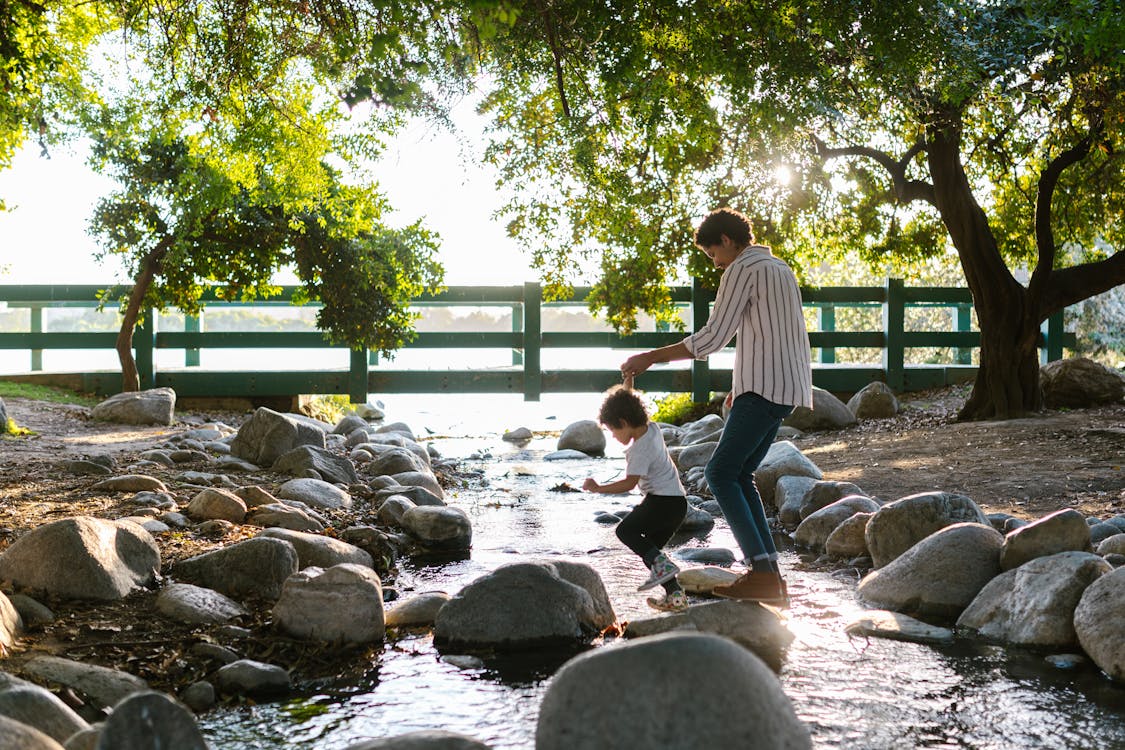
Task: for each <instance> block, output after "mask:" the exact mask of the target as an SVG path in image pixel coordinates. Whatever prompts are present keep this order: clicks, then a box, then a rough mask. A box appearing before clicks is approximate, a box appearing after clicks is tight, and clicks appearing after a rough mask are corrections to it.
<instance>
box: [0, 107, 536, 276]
mask: <svg viewBox="0 0 1125 750" xmlns="http://www.w3.org/2000/svg"><path fill="white" fill-rule="evenodd" d="M455 114H456V118H457V123H458V126H459V127H460V128H461V130H462V133H463V135H462V139H465V138H469V139H476V138H479V137H480V132H481V130H480V122H479V120H478V119H477V118H476V116H475V114H474V113H473V112H472V111H471V109H469V108H467V107H466V108H464V110H463V111H460V112H457V113H455ZM471 142H476V143H478V144H481V147H483V142H482V141H479V140H475V141H471ZM376 173H377V174H378V178H379V182H380V185H381V187H382V190H383V191H384V193H386V195H387V196H388V197H389V199H390V203H391V205H392V206H394V207H395V209H396V210H395V213H394V214H393V215H392V216H391V222H392V223H393V224H395V225H397V226H405V225H407V224H410V223H412V222H413V221H415V220H417V219H419V218H424V219H425V224H426V225H427V226H428V227H429V228H431V229H433V230H435V231H437V232H438V233H439V234H440V235H441V241H442V249H441V252H440V254H439V260H440V261H441V262H442V264H443V265H444V266H445V269H446V280H445V283H446V284H447V285H512V284H521V283H523V282H524V281H533V280H535V278H536V274H535V273H533V272H532V270H531V269H530V266H529V264H528V258H529V257H530V254H529V253H526V252H524V251H523V249H522V248H521V247H520V246H519V244H518V242H517V241H516V240H513V239H511V238H509V237H507V235H506V233H505V231H504V227H503V223H502V222H498V221H494V220H493V219H492V214H493V212H494V211H495V210H496V209H497V208H499V207H500V205H501V203H502V197H501V195H500V194H499V193H498V192H497V190H496V188H495V184H494V183H495V178H494V175H493V173H492V172H491V171H489V170H488V169H487V168H486V167H485V166H484V165H482V164H480V163H479V159H473V158H471V154H470V158H467V159H466V158H465V157H464V156H463V155H462V154H461V148H460V146H459V143H458V139H457V138H456V137H455V136H454V135H453V134H452V133H450V132H448V131H446V130H444V129H441V128H438V127H436V126H433V125H430V124H427V123H423V122H420V123H417V124H411V125H410V126H408V127H407V128H406V129H405V130H404V131H403V132H402V133H401V135H400V136H399V137H398V138H397V139H396V140H394V141H392V142H391V143H389V144H388V147H387V150H386V152H385V153H384V156H383V158H382V159H381V160H380V162H379V163H378V168H377V171H376ZM114 185H115V183H114V182H113V181H112V180H110V179H109V178H108V177H104V176H102V175H99V174H96V173H94V172H93V171H91V170H90V169H89V168H88V167H86V165H85V164H84V156H83V155H82V154H81V153H77V152H75V150H74V149H70V150H67V149H66V148H64V147H59V148H57V149H54V150H53V151H52V153H51V156H50V158H44V157H42V156H41V155H40V153H39V148H38V147H37V146H30V147H28V148H25V149H24V150H23V151H21V152H20V153H19V154H18V155H17V156H16V158H15V160H14V162H13V165H12V167H11V168H10V169H7V170H2V171H0V197H3V199H4V201H5V202H6V203H7V205H8V207H9V209H12V210H10V211H8V212H6V213H4V212H0V284H98V283H109V282H114V281H121V280H123V279H122V278H121V271H120V267H119V266H117V265H108V264H107V263H98V262H97V261H95V260H94V251H95V250H96V247H97V245H96V243H95V241H94V239H93V238H92V237H90V236H88V235H87V234H86V225H87V223H88V221H89V217H90V216H91V214H92V212H93V208H94V205H95V203H96V202H97V199H98V197H99V196H101V195H103V194H105V193H107V192H109V191H111V190H112V189H113V188H114ZM5 267H6V268H5ZM279 280H280V281H283V282H285V283H291V281H292V280H291V279H279Z"/></svg>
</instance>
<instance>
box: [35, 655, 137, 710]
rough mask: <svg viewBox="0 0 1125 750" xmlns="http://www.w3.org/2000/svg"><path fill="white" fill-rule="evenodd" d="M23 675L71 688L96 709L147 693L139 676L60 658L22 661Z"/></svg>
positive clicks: (46, 657)
mask: <svg viewBox="0 0 1125 750" xmlns="http://www.w3.org/2000/svg"><path fill="white" fill-rule="evenodd" d="M22 669H23V674H24V675H26V676H28V677H33V678H36V679H38V680H39V681H41V682H50V683H55V684H58V685H63V686H65V687H68V688H71V689H72V690H74V691H75V692H77V693H79V694H81V695H84V696H86V698H87V699H89V701H90V702H91V703H92V704H94V705H95V706H96V707H99V708H109V707H110V706H113V705H115V704H116V703H117V702H118V701H121V700H123V699H124V698H126V697H127V696H129V695H131V694H133V693H135V692H137V691H138V690H148V689H149V688H148V683H147V682H145V681H144V680H142V679H141V678H140V677H137V676H135V675H131V674H129V673H128V672H123V671H121V670H120V669H111V668H109V667H101V666H98V665H97V664H86V663H84V662H80V661H74V660H73V659H64V658H62V657H60V656H35V657H32V658H31V659H29V660H28V661H26V662H24V664H23V668H22Z"/></svg>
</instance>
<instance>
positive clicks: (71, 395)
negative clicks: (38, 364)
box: [0, 380, 101, 406]
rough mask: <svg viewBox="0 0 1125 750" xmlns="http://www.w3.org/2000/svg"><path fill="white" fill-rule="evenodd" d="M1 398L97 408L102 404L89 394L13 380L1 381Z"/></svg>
mask: <svg viewBox="0 0 1125 750" xmlns="http://www.w3.org/2000/svg"><path fill="white" fill-rule="evenodd" d="M0 398H29V399H34V400H35V401H50V402H51V403H55V404H77V405H79V406H97V405H98V404H99V403H101V399H99V398H97V397H95V396H91V395H90V394H88V393H78V392H77V391H72V390H68V389H66V388H59V387H58V386H54V385H38V384H36V383H17V382H14V381H11V380H0Z"/></svg>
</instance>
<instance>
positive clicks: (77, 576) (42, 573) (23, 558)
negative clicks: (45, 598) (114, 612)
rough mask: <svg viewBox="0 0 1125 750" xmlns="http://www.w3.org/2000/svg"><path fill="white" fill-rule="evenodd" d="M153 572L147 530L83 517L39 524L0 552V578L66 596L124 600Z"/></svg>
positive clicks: (156, 565) (155, 551)
mask: <svg viewBox="0 0 1125 750" xmlns="http://www.w3.org/2000/svg"><path fill="white" fill-rule="evenodd" d="M158 570H160V549H159V548H158V547H157V546H156V542H155V541H154V540H153V538H152V535H150V534H149V533H148V532H147V531H145V530H144V529H142V528H141V527H140V526H138V525H137V524H135V523H129V522H127V521H122V522H117V521H107V520H105V519H101V518H91V517H88V516H76V517H74V518H64V519H62V520H59V521H53V522H51V523H48V524H44V525H42V526H38V527H36V528H34V529H32V530H31V531H29V532H27V533H26V534H24V535H23V536H21V537H20V538H19V539H17V540H16V541H15V542H13V543H12V544H11V546H9V547H8V548H7V549H6V550H4V552H3V553H0V579H6V580H8V581H11V582H12V584H14V585H15V586H16V587H17V588H22V589H29V590H32V591H42V592H46V593H48V594H51V595H53V596H58V597H62V598H65V599H95V600H100V601H114V600H117V599H123V598H125V597H126V596H127V595H128V594H130V593H131V592H133V591H134V590H136V589H138V588H143V587H146V586H149V585H151V584H152V583H153V582H154V581H155V580H156V574H157V571H158Z"/></svg>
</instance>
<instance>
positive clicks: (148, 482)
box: [90, 474, 168, 492]
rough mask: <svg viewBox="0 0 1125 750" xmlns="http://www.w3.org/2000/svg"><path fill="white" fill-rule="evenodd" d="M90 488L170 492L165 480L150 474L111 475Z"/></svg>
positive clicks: (111, 490)
mask: <svg viewBox="0 0 1125 750" xmlns="http://www.w3.org/2000/svg"><path fill="white" fill-rule="evenodd" d="M90 489H92V490H108V491H109V492H145V491H148V492H168V488H167V487H166V486H165V485H164V482H161V481H160V480H159V479H157V478H156V477H151V476H149V475H148V474H123V475H121V476H119V477H110V478H109V479H103V480H102V481H100V482H98V483H97V484H94V485H92V486H91V487H90Z"/></svg>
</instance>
